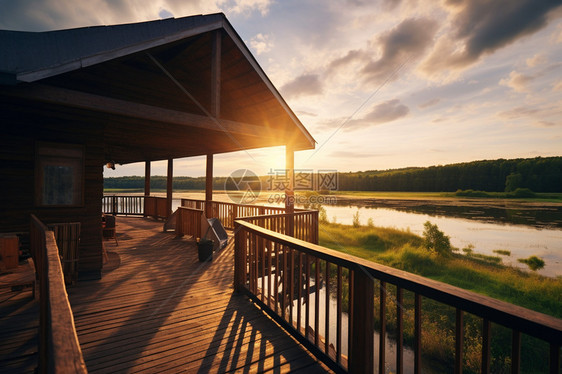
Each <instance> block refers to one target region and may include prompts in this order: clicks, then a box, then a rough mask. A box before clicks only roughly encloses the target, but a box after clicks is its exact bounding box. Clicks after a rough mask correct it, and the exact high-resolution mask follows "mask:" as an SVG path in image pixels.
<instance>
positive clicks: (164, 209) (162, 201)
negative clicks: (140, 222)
mask: <svg viewBox="0 0 562 374" xmlns="http://www.w3.org/2000/svg"><path fill="white" fill-rule="evenodd" d="M144 216H146V217H154V218H161V219H165V218H168V199H167V198H165V197H156V196H144Z"/></svg>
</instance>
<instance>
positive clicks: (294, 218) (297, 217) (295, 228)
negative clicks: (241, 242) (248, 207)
mask: <svg viewBox="0 0 562 374" xmlns="http://www.w3.org/2000/svg"><path fill="white" fill-rule="evenodd" d="M238 219H239V220H242V221H245V222H248V223H251V224H254V225H257V226H260V227H263V228H266V229H269V230H271V231H274V232H277V233H280V234H285V235H288V236H292V237H295V238H297V239H300V240H304V241H306V242H309V243H314V244H318V211H317V210H305V211H298V212H295V213H292V214H288V213H282V214H263V215H258V216H250V217H241V218H238ZM291 226H292V227H291Z"/></svg>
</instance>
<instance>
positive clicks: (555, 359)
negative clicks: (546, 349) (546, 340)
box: [549, 344, 560, 374]
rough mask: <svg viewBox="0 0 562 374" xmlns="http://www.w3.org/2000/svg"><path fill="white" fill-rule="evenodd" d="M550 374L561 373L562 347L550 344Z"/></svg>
mask: <svg viewBox="0 0 562 374" xmlns="http://www.w3.org/2000/svg"><path fill="white" fill-rule="evenodd" d="M549 363H550V371H549V372H550V373H551V374H558V373H559V372H560V347H559V346H557V345H555V344H550V359H549Z"/></svg>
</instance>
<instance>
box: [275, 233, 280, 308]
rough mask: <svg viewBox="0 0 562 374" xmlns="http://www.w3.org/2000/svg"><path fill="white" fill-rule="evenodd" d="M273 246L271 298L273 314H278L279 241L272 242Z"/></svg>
mask: <svg viewBox="0 0 562 374" xmlns="http://www.w3.org/2000/svg"><path fill="white" fill-rule="evenodd" d="M274 248H275V280H274V283H275V293H274V294H273V298H274V300H275V314H279V276H280V275H279V274H280V272H279V243H274Z"/></svg>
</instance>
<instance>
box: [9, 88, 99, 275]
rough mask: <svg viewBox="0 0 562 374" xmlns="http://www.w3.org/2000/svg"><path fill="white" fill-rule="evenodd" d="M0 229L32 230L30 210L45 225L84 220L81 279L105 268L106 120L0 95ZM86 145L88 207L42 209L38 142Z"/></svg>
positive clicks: (82, 225) (14, 230) (80, 247)
mask: <svg viewBox="0 0 562 374" xmlns="http://www.w3.org/2000/svg"><path fill="white" fill-rule="evenodd" d="M0 113H1V114H0V118H1V123H2V125H1V136H0V176H1V177H0V178H1V182H0V186H1V193H0V207H1V211H2V214H1V215H0V233H2V232H28V231H29V219H30V218H29V217H30V214H31V213H33V214H35V215H36V216H37V217H38V218H39V219H40V220H41V221H43V222H44V223H57V222H80V223H81V235H80V246H79V255H80V260H79V265H78V269H79V279H80V280H86V279H98V278H100V276H101V268H102V242H101V240H102V238H101V217H100V212H101V200H102V196H103V164H104V145H103V131H104V123H103V121H102V120H103V119H100V117H99V116H94V115H93V114H91V113H87V112H84V111H80V110H75V109H69V108H61V107H54V106H49V105H45V104H38V103H32V102H26V101H24V100H21V99H13V98H7V97H1V96H0ZM42 142H48V143H53V144H55V145H56V144H71V145H79V146H83V149H84V172H83V201H84V203H83V205H82V206H77V207H63V208H61V207H41V206H38V205H37V204H36V201H35V184H36V183H35V163H36V156H35V155H36V146H37V144H38V143H42Z"/></svg>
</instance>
